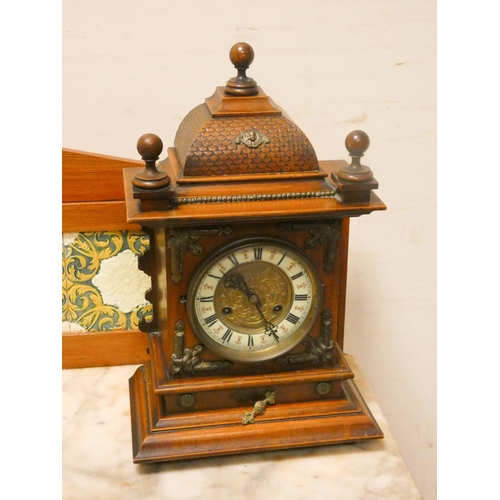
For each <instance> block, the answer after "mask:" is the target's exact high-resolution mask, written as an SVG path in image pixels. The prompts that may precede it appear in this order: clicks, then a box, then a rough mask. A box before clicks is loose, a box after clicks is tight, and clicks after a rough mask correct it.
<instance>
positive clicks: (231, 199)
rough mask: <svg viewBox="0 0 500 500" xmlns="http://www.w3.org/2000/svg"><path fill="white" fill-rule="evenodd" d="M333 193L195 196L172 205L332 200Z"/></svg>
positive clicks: (335, 191) (173, 201)
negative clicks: (313, 199)
mask: <svg viewBox="0 0 500 500" xmlns="http://www.w3.org/2000/svg"><path fill="white" fill-rule="evenodd" d="M336 193H337V189H335V190H333V191H307V192H304V193H278V194H276V193H275V194H248V195H246V194H244V195H236V196H195V197H191V198H173V199H172V204H173V205H195V204H202V203H239V202H246V201H269V200H297V199H304V198H332V197H334V196H335V194H336Z"/></svg>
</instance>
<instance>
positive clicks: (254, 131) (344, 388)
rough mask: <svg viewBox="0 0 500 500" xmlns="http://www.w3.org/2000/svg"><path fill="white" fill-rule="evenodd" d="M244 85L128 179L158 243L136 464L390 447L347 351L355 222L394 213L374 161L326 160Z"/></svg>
mask: <svg viewBox="0 0 500 500" xmlns="http://www.w3.org/2000/svg"><path fill="white" fill-rule="evenodd" d="M253 57H254V53H253V50H252V47H250V45H248V44H246V43H238V44H236V45H234V46H233V47H232V48H231V50H230V60H231V62H232V63H233V64H234V66H235V68H236V69H237V75H236V76H235V77H233V78H231V79H230V80H229V81H228V82H227V83H226V85H225V86H221V87H217V89H216V90H215V93H214V94H213V95H212V96H211V97H209V98H207V99H206V100H205V102H204V103H202V104H200V105H199V106H197V107H195V108H194V109H193V110H192V111H191V112H190V113H188V114H187V116H186V117H185V118H184V120H183V121H182V122H181V124H180V126H179V129H178V131H177V133H176V136H175V140H174V146H173V147H171V148H168V151H167V157H166V159H164V160H163V161H159V157H160V154H161V153H162V150H163V144H162V141H161V139H160V138H159V137H158V136H156V135H154V134H145V135H143V136H142V137H141V138H140V139H139V141H138V144H137V148H138V151H139V154H140V155H141V157H142V159H143V160H144V162H145V166H144V168H134V169H125V170H124V180H125V191H126V203H127V219H128V221H129V222H134V223H139V224H141V226H142V227H143V228H144V230H145V231H147V232H148V233H149V236H150V249H149V251H148V252H147V253H146V254H145V255H144V256H143V257H142V258H141V260H140V267H141V269H143V270H144V271H145V272H146V273H148V274H149V275H150V276H151V280H152V288H151V290H150V291H149V292H148V294H147V298H148V300H150V302H151V303H152V305H153V317H152V319H151V320H150V321H143V322H142V323H141V325H140V328H141V330H142V331H144V332H147V334H148V336H149V345H150V347H149V353H150V362H148V363H147V364H145V365H144V366H141V367H140V368H139V369H138V370H137V371H136V373H135V374H134V375H133V377H132V378H131V379H130V399H131V418H132V438H133V439H132V440H133V458H134V461H135V462H137V463H139V462H160V461H170V460H180V459H189V458H196V457H208V456H215V455H229V454H236V453H246V452H255V451H263V450H273V449H285V448H293V447H305V446H318V445H324V444H333V443H345V442H351V441H357V440H362V439H372V438H381V437H383V434H382V432H381V430H380V428H379V426H378V425H377V423H376V421H375V420H374V418H373V416H372V415H371V413H370V410H369V409H368V407H367V406H366V404H365V402H364V400H363V398H362V396H361V394H360V393H359V391H358V390H357V388H356V385H355V383H354V381H353V378H354V374H353V372H352V370H351V369H350V367H349V365H348V363H347V362H346V360H345V358H344V355H343V339H344V310H345V295H346V278H347V244H348V233H349V219H350V217H358V216H360V215H364V214H369V213H371V212H372V211H374V210H384V209H385V208H386V207H385V205H384V204H383V203H382V202H381V201H380V199H379V198H378V197H377V196H376V194H375V193H374V192H373V190H374V189H376V188H377V187H378V183H377V181H376V180H375V179H374V177H373V173H372V171H371V169H370V168H369V167H367V166H365V165H362V164H361V157H362V156H363V155H364V153H365V151H366V150H367V148H368V146H369V138H368V136H367V135H366V134H365V133H364V132H362V131H359V130H356V131H353V132H351V133H350V134H349V135H348V136H347V139H346V142H345V144H346V147H347V150H348V152H349V155H350V156H351V161H350V162H346V161H344V160H337V161H318V159H317V157H316V153H315V151H314V149H313V147H312V145H311V143H310V142H309V140H308V139H307V137H306V136H305V135H304V133H303V132H302V131H301V130H300V129H299V127H298V126H297V125H296V124H295V123H294V122H293V121H292V120H291V119H290V118H289V117H288V116H287V115H286V113H285V112H284V111H283V110H282V109H281V108H279V107H278V106H277V105H276V104H275V103H274V102H273V101H272V100H271V99H270V98H269V97H268V96H267V95H266V94H265V93H264V91H263V90H262V89H261V88H260V87H259V86H258V85H257V83H256V82H255V80H254V79H253V78H250V77H248V76H247V74H246V73H247V70H248V67H249V66H250V64H251V62H252V60H253Z"/></svg>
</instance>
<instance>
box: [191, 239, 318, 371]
mask: <svg viewBox="0 0 500 500" xmlns="http://www.w3.org/2000/svg"><path fill="white" fill-rule="evenodd" d="M320 302H321V294H320V286H319V280H318V277H317V275H316V272H315V270H314V267H313V264H312V263H311V262H310V260H309V258H308V257H307V256H306V255H305V254H304V253H303V252H302V251H300V250H299V249H298V248H296V247H293V246H292V245H288V244H284V243H283V242H280V241H278V240H273V239H264V238H255V239H248V240H244V241H241V242H239V243H233V244H231V245H229V246H226V247H224V248H222V249H220V250H219V251H218V252H216V253H215V254H214V255H213V256H211V257H209V259H208V260H207V261H206V262H204V263H202V264H201V265H200V267H199V268H198V270H197V272H196V273H195V275H194V276H193V280H192V281H191V284H190V287H189V290H188V301H187V303H188V316H189V320H190V323H191V325H192V326H193V329H194V331H195V333H196V334H197V336H198V337H199V338H200V340H202V342H203V343H204V344H205V345H206V346H207V347H209V348H210V349H211V350H212V351H213V352H215V353H217V354H219V355H221V356H224V357H225V358H228V359H232V360H235V361H249V362H250V361H263V360H266V359H272V358H275V357H277V356H279V355H281V354H283V353H284V352H286V351H288V350H290V349H291V348H293V347H294V346H295V345H297V344H298V343H299V342H300V341H301V340H303V339H304V337H305V336H306V335H307V334H308V332H309V331H310V330H311V328H312V326H313V324H314V320H315V319H316V317H317V314H318V311H319V307H320Z"/></svg>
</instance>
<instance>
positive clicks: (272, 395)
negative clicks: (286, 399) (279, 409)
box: [242, 391, 278, 425]
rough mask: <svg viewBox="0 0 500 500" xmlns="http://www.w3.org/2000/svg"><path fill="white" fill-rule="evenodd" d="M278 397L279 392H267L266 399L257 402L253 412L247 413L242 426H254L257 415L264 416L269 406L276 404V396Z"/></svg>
mask: <svg viewBox="0 0 500 500" xmlns="http://www.w3.org/2000/svg"><path fill="white" fill-rule="evenodd" d="M277 395H278V391H266V399H263V400H261V401H257V402H256V403H255V404H254V406H253V411H247V412H246V413H245V414H244V415H243V420H242V424H243V425H248V424H254V423H255V418H254V417H256V416H257V415H262V414H263V413H264V412H265V411H266V408H267V405H273V404H274V403H276V396H277Z"/></svg>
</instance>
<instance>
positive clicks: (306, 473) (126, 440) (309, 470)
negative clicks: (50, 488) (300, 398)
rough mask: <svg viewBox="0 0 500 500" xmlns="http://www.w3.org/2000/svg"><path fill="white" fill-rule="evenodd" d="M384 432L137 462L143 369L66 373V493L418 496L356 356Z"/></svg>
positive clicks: (294, 498)
mask: <svg viewBox="0 0 500 500" xmlns="http://www.w3.org/2000/svg"><path fill="white" fill-rule="evenodd" d="M346 357H347V360H348V362H349V364H350V366H351V368H352V369H353V370H354V372H355V374H356V378H355V382H356V385H357V386H358V388H359V389H360V391H361V393H362V394H363V396H364V398H365V401H366V402H367V403H368V406H369V407H370V409H371V411H372V413H373V415H374V417H375V419H376V420H377V422H378V423H379V425H380V427H381V428H382V430H383V431H384V434H385V438H384V439H382V440H372V441H365V442H359V443H356V444H349V445H331V446H320V447H316V448H303V449H296V450H286V451H276V452H264V453H253V454H246V455H236V456H230V457H216V458H206V459H197V460H188V461H179V462H173V463H171V462H170V463H160V464H148V465H146V464H141V465H135V464H134V463H133V462H132V439H131V425H130V409H129V393H128V379H129V378H130V377H131V376H132V375H133V373H134V371H135V370H136V368H137V366H130V365H129V366H117V367H110V368H84V369H75V370H64V371H63V377H62V379H63V435H62V438H63V471H62V491H63V497H62V498H63V500H80V499H82V500H83V499H85V500H90V499H91V500H101V499H102V500H115V499H116V500H118V499H119V500H129V499H134V500H135V499H140V500H156V499H158V500H159V499H162V500H198V499H200V500H201V499H203V500H212V499H213V500H215V499H217V500H222V499H228V500H247V499H248V500H255V499H256V498H265V499H269V500H281V499H283V500H285V499H286V500H303V499H304V500H323V499H327V498H328V500H372V499H388V500H389V499H391V500H392V499H394V500H396V499H401V500H414V499H415V500H417V499H421V497H420V495H419V493H418V491H417V489H416V486H415V484H414V482H413V479H412V477H411V475H410V473H409V471H408V468H407V466H406V464H405V463H404V461H403V459H402V457H401V455H400V453H399V451H398V448H397V446H396V443H395V441H394V439H393V437H392V435H391V433H390V431H389V429H388V427H387V423H386V421H385V418H384V416H383V415H382V413H381V411H380V408H379V405H378V403H377V401H376V400H375V399H374V397H373V395H372V394H371V392H370V391H369V389H368V387H367V385H366V382H365V380H364V379H363V376H362V374H361V373H360V371H359V367H358V366H357V364H356V361H355V359H354V358H353V357H352V356H348V355H347V356H346Z"/></svg>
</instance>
